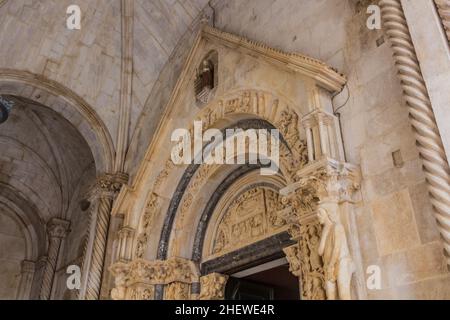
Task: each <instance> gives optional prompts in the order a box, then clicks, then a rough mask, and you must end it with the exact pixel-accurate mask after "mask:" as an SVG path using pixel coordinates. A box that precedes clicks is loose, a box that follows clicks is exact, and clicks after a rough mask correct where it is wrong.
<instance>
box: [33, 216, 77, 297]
mask: <svg viewBox="0 0 450 320" xmlns="http://www.w3.org/2000/svg"><path fill="white" fill-rule="evenodd" d="M69 226H70V221H67V220H62V219H58V218H54V219H52V220H50V222H49V223H48V225H47V232H48V236H49V245H48V251H47V263H46V266H45V270H44V276H43V278H42V287H41V292H40V299H41V300H48V299H50V294H51V292H52V286H53V280H54V278H55V270H56V263H57V262H58V255H59V249H60V247H61V241H62V239H63V238H64V237H65V236H66V234H67V232H68V230H69Z"/></svg>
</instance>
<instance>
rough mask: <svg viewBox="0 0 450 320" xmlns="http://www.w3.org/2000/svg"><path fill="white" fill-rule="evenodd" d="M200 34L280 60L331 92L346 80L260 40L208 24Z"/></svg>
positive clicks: (304, 57)
mask: <svg viewBox="0 0 450 320" xmlns="http://www.w3.org/2000/svg"><path fill="white" fill-rule="evenodd" d="M202 35H203V36H204V37H206V38H208V39H210V40H214V39H218V40H221V41H223V42H225V43H228V44H230V45H233V46H234V47H235V46H240V47H242V48H245V49H247V50H251V51H254V52H257V53H258V54H260V55H261V56H262V57H264V58H266V59H268V60H271V61H278V62H281V63H283V64H285V65H286V66H287V67H289V68H290V69H293V70H295V71H297V72H299V73H302V74H304V75H306V76H308V77H310V78H313V79H315V80H316V81H317V83H318V84H319V85H320V86H322V87H323V88H325V89H327V90H329V91H331V92H340V91H341V90H342V88H343V87H344V85H345V83H346V82H347V79H346V78H345V76H344V75H342V74H340V73H338V72H337V71H336V70H334V69H333V68H331V67H330V66H328V65H326V64H325V63H323V62H321V61H319V60H316V59H313V58H310V57H308V56H305V55H302V54H298V53H286V52H283V51H281V50H277V49H274V48H270V47H269V46H266V45H264V44H262V43H260V42H257V41H251V40H248V39H246V38H244V37H240V36H237V35H234V34H231V33H227V32H224V31H221V30H218V29H215V28H213V27H210V26H208V25H204V26H203V29H202Z"/></svg>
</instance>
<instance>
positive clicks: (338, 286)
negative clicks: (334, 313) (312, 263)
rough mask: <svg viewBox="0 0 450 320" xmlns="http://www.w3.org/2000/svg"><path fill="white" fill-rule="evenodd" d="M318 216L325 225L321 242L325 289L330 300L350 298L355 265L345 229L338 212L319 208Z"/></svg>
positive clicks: (320, 250) (320, 253)
mask: <svg viewBox="0 0 450 320" xmlns="http://www.w3.org/2000/svg"><path fill="white" fill-rule="evenodd" d="M318 218H319V222H320V224H322V225H323V230H322V236H321V239H320V244H319V250H318V251H319V255H321V256H322V260H323V265H324V272H325V290H326V294H327V298H328V299H329V300H336V299H341V300H350V299H351V287H350V282H351V279H352V275H353V272H354V271H355V266H354V264H353V260H352V258H351V256H350V252H349V249H348V244H347V237H346V235H345V230H344V227H343V226H342V224H341V223H340V221H339V219H338V216H337V212H328V211H327V210H325V209H323V208H319V209H318Z"/></svg>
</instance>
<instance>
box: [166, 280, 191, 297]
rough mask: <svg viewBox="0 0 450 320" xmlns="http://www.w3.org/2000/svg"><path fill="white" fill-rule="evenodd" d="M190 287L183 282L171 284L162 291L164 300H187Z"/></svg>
mask: <svg viewBox="0 0 450 320" xmlns="http://www.w3.org/2000/svg"><path fill="white" fill-rule="evenodd" d="M190 290H191V286H190V285H189V284H187V283H183V282H173V283H170V284H168V285H167V286H166V287H165V289H164V299H165V300H189V299H190Z"/></svg>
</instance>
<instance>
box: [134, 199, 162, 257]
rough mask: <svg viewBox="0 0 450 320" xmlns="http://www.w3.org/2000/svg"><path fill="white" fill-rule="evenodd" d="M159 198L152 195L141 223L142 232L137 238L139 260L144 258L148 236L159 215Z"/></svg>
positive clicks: (136, 253)
mask: <svg viewBox="0 0 450 320" xmlns="http://www.w3.org/2000/svg"><path fill="white" fill-rule="evenodd" d="M159 205H160V204H159V198H158V196H157V195H156V194H155V193H153V192H152V193H151V194H150V197H149V199H148V201H147V205H146V207H145V211H144V214H143V216H142V221H141V230H142V231H141V232H140V233H139V235H138V237H137V243H136V252H135V255H136V257H137V258H142V257H143V256H144V253H145V248H146V247H147V242H148V236H149V232H150V229H151V227H152V224H153V221H154V219H155V217H156V216H157V215H158V213H159Z"/></svg>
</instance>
